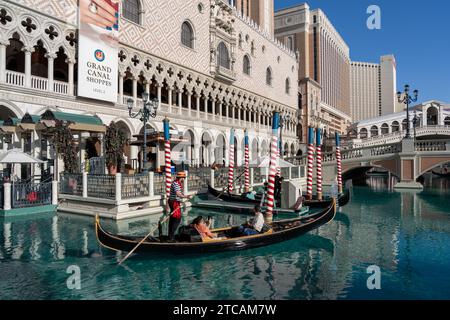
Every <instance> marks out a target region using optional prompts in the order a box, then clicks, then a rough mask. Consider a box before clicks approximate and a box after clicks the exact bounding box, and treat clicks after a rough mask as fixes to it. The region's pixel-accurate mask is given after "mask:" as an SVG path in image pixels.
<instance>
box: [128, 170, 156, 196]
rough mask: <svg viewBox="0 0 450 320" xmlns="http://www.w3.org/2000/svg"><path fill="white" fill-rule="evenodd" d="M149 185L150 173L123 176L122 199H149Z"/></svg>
mask: <svg viewBox="0 0 450 320" xmlns="http://www.w3.org/2000/svg"><path fill="white" fill-rule="evenodd" d="M149 183H150V177H149V175H148V173H141V174H135V175H122V199H131V198H141V197H148V196H149V195H150V188H149Z"/></svg>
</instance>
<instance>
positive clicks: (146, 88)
mask: <svg viewBox="0 0 450 320" xmlns="http://www.w3.org/2000/svg"><path fill="white" fill-rule="evenodd" d="M145 92H147V93H148V94H149V95H150V82H148V81H146V82H145Z"/></svg>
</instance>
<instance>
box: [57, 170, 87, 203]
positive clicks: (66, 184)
mask: <svg viewBox="0 0 450 320" xmlns="http://www.w3.org/2000/svg"><path fill="white" fill-rule="evenodd" d="M60 181H61V182H60V184H59V192H60V193H61V194H69V195H74V196H80V197H81V196H83V175H82V174H81V173H74V174H72V173H61V178H60Z"/></svg>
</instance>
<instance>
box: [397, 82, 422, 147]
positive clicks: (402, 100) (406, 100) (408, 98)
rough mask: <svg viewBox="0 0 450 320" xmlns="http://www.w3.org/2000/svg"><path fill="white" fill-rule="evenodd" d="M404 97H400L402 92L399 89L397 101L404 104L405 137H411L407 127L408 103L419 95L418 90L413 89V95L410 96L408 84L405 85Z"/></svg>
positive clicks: (415, 99) (414, 100)
mask: <svg viewBox="0 0 450 320" xmlns="http://www.w3.org/2000/svg"><path fill="white" fill-rule="evenodd" d="M403 94H404V97H403V98H402V93H401V92H400V91H399V92H397V98H398V102H399V103H404V104H406V135H405V138H406V139H409V138H411V134H410V129H409V105H410V104H411V103H413V102H416V101H417V98H418V96H419V91H418V90H414V91H413V94H414V96H411V95H410V94H409V85H405V90H404V92H403Z"/></svg>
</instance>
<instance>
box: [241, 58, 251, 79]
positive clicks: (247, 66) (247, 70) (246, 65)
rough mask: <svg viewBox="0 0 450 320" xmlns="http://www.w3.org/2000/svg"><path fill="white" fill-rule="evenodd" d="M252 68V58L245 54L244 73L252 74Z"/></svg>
mask: <svg viewBox="0 0 450 320" xmlns="http://www.w3.org/2000/svg"><path fill="white" fill-rule="evenodd" d="M250 68H251V66H250V58H249V57H248V56H247V55H245V56H244V61H243V72H244V74H246V75H248V76H249V75H250Z"/></svg>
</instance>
